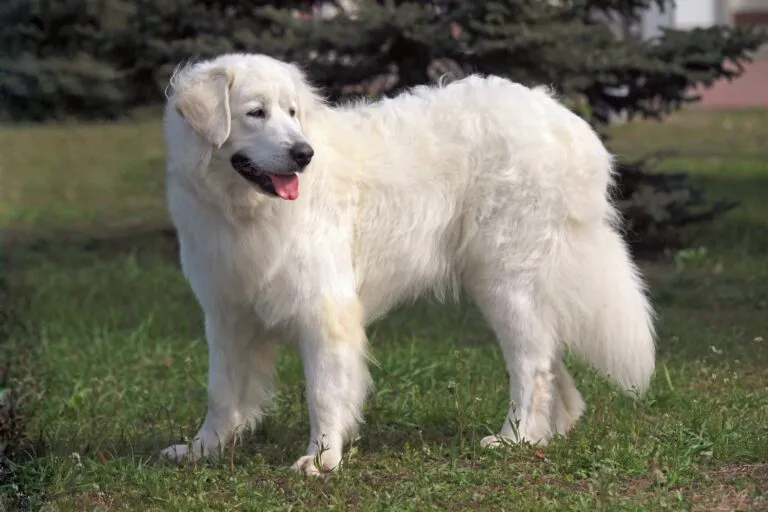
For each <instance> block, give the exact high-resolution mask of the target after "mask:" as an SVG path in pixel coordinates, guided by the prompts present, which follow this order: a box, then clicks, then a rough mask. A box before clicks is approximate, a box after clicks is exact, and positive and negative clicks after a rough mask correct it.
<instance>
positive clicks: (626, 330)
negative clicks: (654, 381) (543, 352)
mask: <svg viewBox="0 0 768 512" xmlns="http://www.w3.org/2000/svg"><path fill="white" fill-rule="evenodd" d="M550 261H551V262H552V265H551V266H550V268H549V275H548V276H547V278H546V279H545V280H544V281H545V283H546V284H545V287H546V289H547V292H546V293H547V295H548V299H549V303H550V304H551V305H552V306H553V311H552V313H554V320H555V325H556V326H557V334H558V336H559V338H560V340H561V342H562V343H564V344H565V345H567V346H569V347H570V348H571V349H572V350H573V351H574V352H576V353H577V354H579V355H580V356H581V357H583V358H584V359H585V360H586V361H587V362H588V363H590V364H591V365H592V366H594V367H595V368H597V369H598V370H600V371H602V372H603V373H604V374H606V375H607V376H609V377H610V378H612V379H613V380H615V381H616V382H617V383H618V384H619V386H621V387H622V388H623V389H624V390H625V391H630V390H635V391H636V392H638V393H642V392H643V391H645V389H646V388H647V387H648V384H649V383H650V380H651V377H652V375H653V372H654V368H655V344H654V338H655V332H654V326H653V323H654V314H653V311H652V308H651V305H650V303H649V301H648V298H647V297H646V293H645V286H644V284H643V282H642V280H641V278H640V275H639V273H638V271H637V268H636V266H635V265H634V263H633V262H632V260H631V258H630V255H629V251H628V250H627V247H626V245H625V243H624V241H623V240H622V238H621V236H620V235H619V234H618V233H617V232H616V231H614V230H613V229H612V228H610V227H609V226H608V225H605V224H603V225H601V226H599V227H595V226H594V225H578V226H572V229H571V230H569V232H568V234H567V236H566V237H564V238H563V239H562V240H561V241H560V245H559V247H558V249H557V250H556V251H555V253H553V254H552V259H551V260H550Z"/></svg>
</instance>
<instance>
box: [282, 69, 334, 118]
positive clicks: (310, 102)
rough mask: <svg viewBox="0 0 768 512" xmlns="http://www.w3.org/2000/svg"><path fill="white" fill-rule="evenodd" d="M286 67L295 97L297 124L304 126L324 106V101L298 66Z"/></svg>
mask: <svg viewBox="0 0 768 512" xmlns="http://www.w3.org/2000/svg"><path fill="white" fill-rule="evenodd" d="M286 65H287V66H288V72H289V73H290V75H291V79H292V80H293V88H294V91H296V95H297V98H296V100H297V102H298V111H299V112H298V117H299V122H301V123H302V124H304V123H305V122H306V120H307V119H308V118H309V117H311V116H312V113H313V112H314V111H315V110H317V109H318V108H319V107H320V106H322V105H324V104H325V99H324V98H323V97H322V96H320V93H319V91H318V89H316V88H315V87H314V86H313V85H312V84H311V83H310V82H309V80H308V79H307V76H306V74H305V73H304V71H303V70H302V69H301V68H300V67H299V66H297V65H296V64H293V63H290V64H286Z"/></svg>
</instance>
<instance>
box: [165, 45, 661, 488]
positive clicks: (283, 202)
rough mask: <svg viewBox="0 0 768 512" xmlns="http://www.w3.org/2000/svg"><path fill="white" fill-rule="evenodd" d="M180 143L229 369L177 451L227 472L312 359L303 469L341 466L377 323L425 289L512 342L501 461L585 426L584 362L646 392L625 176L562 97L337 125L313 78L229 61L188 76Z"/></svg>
mask: <svg viewBox="0 0 768 512" xmlns="http://www.w3.org/2000/svg"><path fill="white" fill-rule="evenodd" d="M165 137H166V143H167V173H168V190H167V192H168V203H169V209H170V212H171V216H172V219H173V222H174V223H175V225H176V227H177V229H178V233H179V237H180V241H181V263H182V266H183V271H184V274H185V276H186V278H187V279H188V280H189V282H190V284H191V287H192V289H193V290H194V293H195V295H196V297H197V299H198V301H199V303H200V306H201V307H202V309H203V311H204V314H205V331H206V336H207V342H208V347H209V357H210V361H209V365H210V366H209V376H208V390H209V391H208V412H207V415H206V417H205V420H204V421H203V423H202V426H201V428H200V431H199V432H198V434H197V436H196V437H195V439H194V441H193V442H192V443H191V444H188V445H176V446H171V447H169V448H168V449H166V450H165V451H164V452H163V453H164V454H166V455H169V456H172V457H176V458H183V457H193V458H196V457H199V456H201V455H206V454H209V453H216V452H217V451H218V450H219V449H220V448H221V447H223V446H226V445H227V444H228V443H229V442H231V440H232V439H233V436H234V435H236V434H237V433H238V432H239V430H240V429H242V428H244V427H249V426H253V425H254V424H255V423H257V422H258V421H259V420H261V419H262V417H263V414H264V411H265V406H266V405H267V402H268V400H269V397H270V389H271V387H272V379H273V373H274V365H275V354H276V351H277V347H278V345H279V344H280V343H284V342H291V341H295V342H296V343H297V344H298V346H299V348H300V351H301V355H302V357H303V361H304V369H305V377H306V388H307V399H308V407H309V417H310V423H311V431H310V436H309V443H308V446H307V452H306V455H305V456H302V457H301V458H299V459H298V461H297V462H296V463H295V464H294V468H295V469H296V470H299V471H303V472H305V473H309V474H314V473H318V472H319V471H323V470H330V469H333V468H336V467H337V466H338V464H339V463H340V462H341V459H342V449H343V445H344V443H345V441H347V440H348V439H349V438H350V436H351V435H353V434H354V433H355V431H356V429H357V428H358V425H359V424H360V422H361V421H362V418H361V410H362V408H363V402H364V400H365V397H366V393H367V390H368V388H369V385H370V377H369V373H368V370H367V365H366V362H367V361H366V358H367V355H368V345H367V341H366V334H365V326H366V325H367V324H369V323H370V322H371V321H373V320H374V319H376V318H379V317H381V316H382V315H383V314H385V313H386V312H387V311H388V310H390V309H391V308H392V307H393V306H395V305H397V304H398V303H400V302H401V301H403V300H406V299H411V298H414V297H415V296H417V295H420V294H423V293H425V292H432V293H434V294H436V295H437V296H438V297H441V298H442V297H446V296H457V295H458V294H459V292H460V291H461V290H462V289H463V290H465V291H466V293H467V295H468V296H469V297H471V299H472V300H474V301H475V303H476V304H477V305H478V306H479V308H480V309H481V310H482V312H483V314H484V316H485V318H486V320H487V322H488V324H489V325H490V327H491V328H492V329H493V330H494V332H495V333H496V336H497V337H498V340H499V343H500V344H501V348H502V351H503V354H504V359H505V362H506V367H507V370H508V373H509V393H510V402H511V406H510V409H509V412H508V415H507V418H506V421H505V422H504V424H503V426H502V427H501V430H500V432H499V434H498V435H497V436H491V437H488V438H486V439H483V440H482V444H483V445H484V446H487V445H494V444H497V443H499V442H503V441H506V440H507V439H509V440H511V441H513V442H519V441H530V442H542V443H545V442H547V441H548V440H550V439H551V438H552V437H553V436H555V435H557V434H566V433H567V432H568V429H569V428H570V427H571V426H572V425H573V424H574V423H575V422H576V421H577V420H578V418H579V416H580V415H581V413H582V412H583V409H584V402H583V401H582V398H581V395H580V394H579V392H578V391H577V390H576V388H575V387H574V384H573V380H572V379H571V377H570V375H569V374H568V372H567V370H566V368H565V366H564V365H563V363H562V359H561V353H562V351H563V350H564V349H566V347H570V348H571V349H573V350H574V351H575V352H576V353H578V354H580V355H581V356H583V357H584V358H585V360H586V361H588V362H589V363H590V364H592V365H593V366H594V367H596V368H598V369H599V370H601V371H603V372H604V373H605V374H607V375H609V376H610V377H612V378H613V379H614V380H615V381H616V382H617V383H618V384H619V385H620V386H621V387H622V388H624V389H625V390H631V389H635V390H637V391H642V390H643V389H644V388H646V387H647V385H648V383H649V380H650V378H651V375H652V373H653V371H654V362H655V347H654V329H653V312H652V309H651V307H650V305H649V302H648V300H647V298H646V295H645V290H644V285H643V283H642V281H641V278H640V277H639V275H638V272H637V269H636V267H635V266H634V264H633V263H632V261H631V259H630V256H629V255H628V252H627V250H626V248H625V245H624V243H623V241H622V238H621V237H620V235H619V234H618V233H617V227H616V225H617V214H616V210H615V208H614V206H613V205H612V204H611V198H610V195H609V194H610V189H611V185H612V174H613V168H612V157H611V155H610V154H609V153H608V152H607V151H606V149H605V147H604V146H603V144H602V142H601V141H600V139H599V138H598V137H597V136H596V134H595V133H594V132H593V130H592V129H591V128H590V126H589V125H588V124H587V123H586V122H584V121H583V120H582V119H580V118H579V117H578V116H576V115H574V114H573V113H571V112H570V111H569V110H568V109H566V108H565V107H564V106H562V105H561V104H560V103H558V102H557V101H556V100H555V99H554V98H553V96H552V95H551V94H550V93H549V91H548V90H545V89H543V88H534V89H530V88H527V87H524V86H522V85H519V84H515V83H512V82H510V81H508V80H505V79H502V78H498V77H487V78H484V77H480V76H471V77H468V78H466V79H463V80H460V81H457V82H454V83H452V84H450V85H446V86H442V87H434V88H433V87H417V88H415V89H413V90H412V91H410V92H409V93H406V94H402V95H400V96H398V97H397V98H394V99H385V100H383V101H380V102H377V103H373V104H366V103H361V104H355V105H349V106H344V107H337V108H332V107H330V106H327V105H326V104H324V102H323V101H322V99H321V98H320V97H319V96H318V95H317V94H316V92H315V90H314V89H313V88H312V87H311V86H310V85H309V84H308V83H307V81H306V79H305V77H304V75H303V74H302V72H301V71H300V70H299V69H298V68H297V67H295V66H294V65H292V64H288V63H284V62H281V61H278V60H275V59H272V58H270V57H267V56H264V55H252V54H227V55H222V56H220V57H217V58H214V59H212V60H208V61H204V62H198V63H196V64H193V65H188V66H185V67H183V68H181V69H179V70H178V71H177V73H176V74H175V75H174V77H173V79H172V80H171V84H170V89H169V98H168V103H167V108H166V117H165ZM513 425H517V428H514V427H513ZM321 447H322V448H321ZM316 462H317V464H316ZM318 464H319V467H318Z"/></svg>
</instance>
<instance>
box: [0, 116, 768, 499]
mask: <svg viewBox="0 0 768 512" xmlns="http://www.w3.org/2000/svg"><path fill="white" fill-rule="evenodd" d="M766 134H768V114H767V113H765V112H738V113H734V112H727V113H714V114H713V113H703V112H698V111H691V112H686V113H684V114H682V115H679V116H676V117H674V118H672V119H670V120H669V121H667V122H665V123H663V124H655V123H633V124H630V125H626V126H621V127H618V128H617V129H616V130H615V133H614V139H613V147H614V149H616V151H618V152H619V153H621V154H623V155H626V156H637V155H639V154H642V153H644V152H645V151H650V150H656V149H664V148H666V147H669V146H673V145H674V148H676V149H677V150H679V151H680V154H679V155H678V156H676V157H674V158H671V159H670V160H668V161H666V162H664V164H663V167H664V168H666V169H669V170H681V169H682V170H686V171H691V172H692V173H694V175H695V179H696V181H697V182H699V184H701V185H702V186H703V187H705V188H706V189H707V190H708V191H709V194H710V195H711V196H713V197H714V196H719V197H726V198H734V199H738V200H741V201H742V202H743V204H742V207H741V208H739V209H738V210H735V211H733V212H731V213H729V214H728V215H727V217H725V218H723V219H721V220H718V221H716V222H715V223H713V224H711V225H707V226H706V227H702V228H695V229H691V230H690V231H688V232H687V233H686V248H685V249H684V250H679V251H674V252H671V253H669V254H665V255H663V257H661V258H660V259H659V261H654V262H644V263H643V268H644V270H645V271H646V272H647V275H648V276H649V278H650V280H651V285H652V294H653V300H654V302H655V304H656V305H657V306H658V308H659V313H660V324H659V329H660V340H659V359H658V371H657V374H656V376H655V379H654V381H653V385H652V388H651V390H650V392H649V393H648V395H647V396H646V397H644V398H643V399H642V400H640V401H633V400H631V399H629V398H626V397H624V396H622V395H620V394H619V393H618V392H617V391H616V390H615V389H614V388H613V387H612V386H611V385H610V384H608V383H607V382H606V381H605V380H603V379H601V378H599V377H597V376H596V375H595V374H594V373H592V372H591V371H590V370H589V369H588V368H586V367H585V366H584V365H582V364H581V363H580V362H579V361H577V360H569V366H570V367H571V369H572V370H573V373H574V375H575V377H576V380H577V385H578V386H579V388H580V389H581V390H582V392H583V393H584V396H585V399H586V401H587V404H588V409H587V412H586V413H585V415H584V417H583V419H582V421H581V422H580V423H579V424H578V426H577V427H576V428H575V430H574V431H573V433H572V435H571V436H570V437H569V438H568V439H560V440H557V441H556V442H554V443H552V444H551V445H550V446H548V447H545V448H535V447H517V448H514V449H509V450H501V451H498V452H485V451H481V450H480V449H479V447H478V442H479V439H480V438H482V437H483V436H484V435H486V434H488V433H489V432H491V431H495V430H496V429H497V428H498V426H499V425H500V423H501V421H502V420H503V417H504V414H505V411H506V400H507V392H506V387H507V383H506V375H505V372H504V367H503V363H502V361H501V358H500V352H499V350H498V348H497V347H496V345H495V342H494V340H493V337H492V336H491V334H490V333H489V331H488V330H487V328H486V327H485V326H484V325H483V323H482V322H481V320H480V319H479V317H478V315H477V313H476V311H475V310H474V309H473V308H471V307H468V306H446V307H439V306H436V305H434V304H431V303H429V302H423V303H419V304H417V305H415V306H413V307H409V308H406V309H403V310H401V311H397V312H395V313H394V314H392V315H391V316H390V317H389V318H388V319H386V320H384V321H382V322H380V323H379V324H377V325H376V326H374V327H373V328H372V329H371V331H370V334H371V339H372V343H373V346H374V355H375V356H376V358H377V359H378V360H379V362H380V366H378V367H374V368H373V374H374V378H375V381H376V389H375V391H374V392H373V394H372V396H371V397H370V400H369V403H368V406H367V409H366V420H367V423H366V424H365V426H364V427H363V429H362V432H361V434H362V436H361V438H360V439H359V440H358V441H357V442H356V443H355V444H354V447H353V449H352V450H351V451H349V452H348V454H347V456H346V460H345V462H346V464H345V467H344V469H343V471H341V472H340V473H338V474H336V475H333V476H332V477H330V478H328V479H326V480H313V479H309V480H308V479H305V478H301V477H299V476H297V475H294V474H292V473H291V472H290V471H289V470H288V466H289V465H290V464H291V463H292V462H293V461H294V460H295V459H296V458H297V457H298V456H299V455H301V454H302V449H303V448H304V444H305V442H306V436H307V433H308V418H307V413H306V408H305V405H304V400H303V391H302V386H303V379H302V378H301V365H300V361H299V359H298V357H297V355H296V354H295V353H293V352H291V351H285V352H284V353H282V354H281V359H280V364H279V377H280V387H279V389H278V396H277V398H276V400H275V402H274V406H273V412H272V414H271V416H270V417H269V419H268V420H267V421H266V422H265V424H264V425H262V426H261V428H260V429H259V430H258V431H257V432H255V433H253V434H252V435H248V436H246V437H245V438H244V439H243V440H242V441H241V443H240V445H239V446H238V447H237V449H236V450H235V451H232V452H231V453H229V454H228V456H227V457H226V458H225V459H222V460H219V461H208V462H199V463H197V464H188V465H182V466H176V465H174V464H170V463H166V462H163V461H161V460H158V459H157V457H156V454H157V452H158V450H159V449H161V448H163V447H165V446H166V445H168V444H169V443H171V442H177V441H178V440H180V439H182V438H184V437H189V436H192V435H193V434H194V433H195V431H196V427H197V426H198V422H199V421H200V419H201V417H202V414H203V413H204V410H205V379H206V363H207V357H206V347H205V342H204V339H203V332H202V319H201V315H200V312H199V310H198V308H197V305H196V304H195V301H194V299H193V297H192V295H191V293H190V291H189V289H188V286H187V285H186V283H185V282H184V280H183V278H182V276H181V274H180V272H179V269H178V265H177V260H176V252H175V251H176V247H175V242H174V240H173V239H172V238H171V237H168V236H167V234H166V233H165V232H164V230H163V228H164V227H165V226H166V225H167V219H166V216H165V210H164V205H163V190H162V180H163V168H162V166H163V148H162V143H161V138H160V127H159V125H158V123H157V122H156V121H154V120H145V121H135V122H132V123H124V124H114V125H68V126H37V127H16V128H12V129H10V128H6V129H5V130H4V131H0V147H2V148H5V151H4V153H3V154H2V157H1V159H0V172H2V174H0V178H1V179H2V181H1V182H0V184H1V187H0V194H1V196H0V199H2V202H1V203H0V220H1V221H2V225H3V226H4V227H5V232H6V235H7V240H6V244H5V246H4V248H3V249H4V251H5V252H4V254H3V256H4V258H3V269H2V270H3V271H4V272H5V281H4V290H3V291H4V294H5V295H4V297H3V298H4V303H3V304H2V307H3V309H2V311H0V314H3V315H4V318H5V319H6V322H5V325H4V327H3V330H2V331H0V333H1V334H2V335H3V336H5V339H4V343H3V347H2V350H3V352H2V353H1V354H2V357H3V358H4V359H5V360H6V361H8V363H9V365H10V366H9V376H10V377H9V378H8V380H7V383H6V384H5V386H6V387H7V388H10V389H11V390H13V392H14V395H15V404H16V408H15V409H16V410H15V412H16V415H17V418H18V428H19V429H20V430H21V433H22V434H23V435H22V436H20V437H16V438H14V439H13V441H14V443H12V447H13V448H14V449H13V452H12V453H11V454H10V455H11V456H10V460H11V462H10V463H8V462H7V460H6V463H5V466H3V465H2V464H0V486H1V487H0V492H2V497H0V500H1V501H0V508H2V506H3V505H4V506H5V507H6V508H7V509H11V510H13V509H28V510H142V511H143V510H190V511H193V510H194V511H196V510H259V511H263V510H283V509H291V510H310V509H312V510H315V509H334V510H341V509H354V510H385V509H386V510H466V509H485V510H552V509H564V510H596V509H599V510H690V509H697V510H715V509H717V510H735V509H739V510H750V509H751V510H765V509H767V508H768V384H767V383H768V258H766V254H768V201H766V198H767V197H768V149H766V148H768V144H766V142H767V141H766V137H767V135H766ZM6 395H7V393H6ZM2 396H4V395H2V393H0V397H2ZM0 412H1V411H0ZM6 427H7V424H6ZM7 431H8V428H6V429H5V431H3V418H2V417H0V433H2V432H6V438H7V437H9V436H8V435H7ZM0 446H1V445H0Z"/></svg>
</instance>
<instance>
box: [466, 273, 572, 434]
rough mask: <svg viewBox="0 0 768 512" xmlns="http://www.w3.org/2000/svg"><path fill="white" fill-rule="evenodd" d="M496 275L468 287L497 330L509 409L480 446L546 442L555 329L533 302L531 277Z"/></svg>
mask: <svg viewBox="0 0 768 512" xmlns="http://www.w3.org/2000/svg"><path fill="white" fill-rule="evenodd" d="M498 275H499V274H497V273H496V272H492V273H491V275H488V276H485V278H482V277H480V278H477V279H473V282H472V283H470V285H469V286H468V287H467V289H468V292H469V293H470V295H471V296H472V298H473V299H474V301H475V302H476V304H477V305H478V307H479V308H480V310H481V311H482V313H483V315H484V317H485V318H486V320H487V322H488V323H489V324H490V326H491V328H492V329H493V330H494V332H495V333H496V336H497V338H498V341H499V343H500V345H501V349H502V353H503V354H504V360H505V362H506V367H507V372H508V374H509V395H510V396H509V398H510V407H509V412H508V414H507V417H506V419H505V421H504V424H503V426H502V428H501V431H500V432H499V434H498V435H493V436H488V437H486V438H484V439H483V440H482V441H481V445H482V446H495V445H498V444H502V443H504V442H505V441H507V442H526V441H527V442H531V443H542V444H546V443H547V442H548V441H549V440H550V439H551V437H552V435H553V424H552V409H553V395H554V394H555V393H556V388H555V386H554V382H553V381H554V379H555V373H554V368H553V365H554V364H555V359H556V357H558V356H557V350H556V342H555V337H554V332H553V329H552V328H551V326H550V325H549V323H548V322H547V321H546V318H545V315H544V314H542V312H541V311H540V310H539V308H538V306H537V301H536V297H535V295H534V290H533V289H532V286H531V285H530V282H531V281H530V280H529V279H509V281H502V282H499V281H498ZM491 276H494V277H491ZM475 277H477V276H475ZM489 278H490V279H489ZM494 281H495V282H494ZM526 283H527V284H526Z"/></svg>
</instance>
